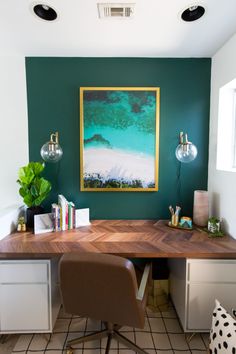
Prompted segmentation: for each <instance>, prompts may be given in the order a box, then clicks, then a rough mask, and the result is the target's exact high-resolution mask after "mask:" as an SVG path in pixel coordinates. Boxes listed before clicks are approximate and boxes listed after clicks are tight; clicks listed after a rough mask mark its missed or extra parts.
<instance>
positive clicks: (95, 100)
mask: <svg viewBox="0 0 236 354" xmlns="http://www.w3.org/2000/svg"><path fill="white" fill-rule="evenodd" d="M159 96H160V95H159V88H158V87H81V88H80V134H81V137H80V171H81V172H80V177H81V180H80V183H81V191H94V192H95V191H100V192H103V191H104V192H106V191H109V192H110V191H114V192H135V191H138V192H153V191H157V190H158V150H159V110H160V97H159Z"/></svg>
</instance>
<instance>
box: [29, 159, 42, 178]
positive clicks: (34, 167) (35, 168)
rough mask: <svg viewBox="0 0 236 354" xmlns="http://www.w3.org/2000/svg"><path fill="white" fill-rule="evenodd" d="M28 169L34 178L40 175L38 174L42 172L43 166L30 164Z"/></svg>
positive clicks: (35, 163) (36, 163)
mask: <svg viewBox="0 0 236 354" xmlns="http://www.w3.org/2000/svg"><path fill="white" fill-rule="evenodd" d="M29 168H30V169H32V171H33V173H34V175H35V176H38V175H40V173H42V172H43V170H44V164H42V163H41V162H30V163H29Z"/></svg>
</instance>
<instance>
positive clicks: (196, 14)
mask: <svg viewBox="0 0 236 354" xmlns="http://www.w3.org/2000/svg"><path fill="white" fill-rule="evenodd" d="M204 13H205V9H204V7H202V6H197V5H196V6H190V7H189V8H187V9H186V10H185V11H184V12H183V13H182V15H181V18H182V20H184V21H186V22H192V21H196V20H198V19H199V18H200V17H202V16H203V15H204Z"/></svg>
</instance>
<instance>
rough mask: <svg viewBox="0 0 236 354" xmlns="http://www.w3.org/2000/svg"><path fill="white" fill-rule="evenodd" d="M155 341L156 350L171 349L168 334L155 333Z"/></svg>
mask: <svg viewBox="0 0 236 354" xmlns="http://www.w3.org/2000/svg"><path fill="white" fill-rule="evenodd" d="M153 339H154V343H155V348H156V349H158V350H161V349H162V350H163V349H171V345H170V341H169V338H168V336H167V334H166V333H153Z"/></svg>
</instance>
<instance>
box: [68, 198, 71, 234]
mask: <svg viewBox="0 0 236 354" xmlns="http://www.w3.org/2000/svg"><path fill="white" fill-rule="evenodd" d="M71 208H72V207H71V204H70V203H68V230H71V229H72V227H71V211H72V210H71Z"/></svg>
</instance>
